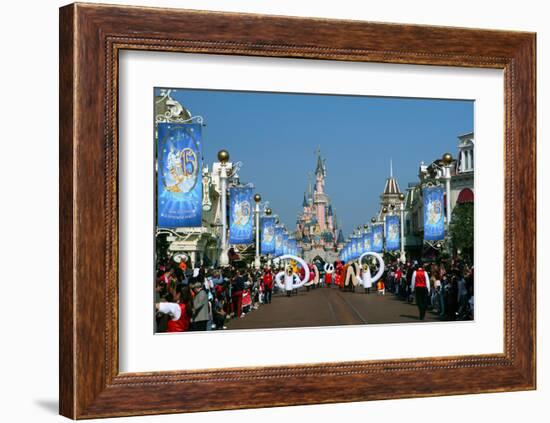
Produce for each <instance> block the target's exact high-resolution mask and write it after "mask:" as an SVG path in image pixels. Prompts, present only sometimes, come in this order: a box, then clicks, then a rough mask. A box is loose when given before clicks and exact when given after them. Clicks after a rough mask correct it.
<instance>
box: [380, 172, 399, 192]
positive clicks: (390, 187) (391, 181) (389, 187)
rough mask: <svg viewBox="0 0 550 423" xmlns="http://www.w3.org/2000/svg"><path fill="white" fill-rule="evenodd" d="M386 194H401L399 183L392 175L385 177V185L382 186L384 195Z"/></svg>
mask: <svg viewBox="0 0 550 423" xmlns="http://www.w3.org/2000/svg"><path fill="white" fill-rule="evenodd" d="M388 194H390V195H393V194H401V191H400V190H399V185H398V184H397V180H396V179H395V178H394V177H393V176H390V177H389V178H388V179H386V185H385V186H384V195H388Z"/></svg>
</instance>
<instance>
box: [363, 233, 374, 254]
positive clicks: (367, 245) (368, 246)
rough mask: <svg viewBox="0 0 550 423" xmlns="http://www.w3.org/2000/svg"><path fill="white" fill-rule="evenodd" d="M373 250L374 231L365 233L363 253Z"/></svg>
mask: <svg viewBox="0 0 550 423" xmlns="http://www.w3.org/2000/svg"><path fill="white" fill-rule="evenodd" d="M369 251H372V232H365V233H364V234H363V253H366V252H369Z"/></svg>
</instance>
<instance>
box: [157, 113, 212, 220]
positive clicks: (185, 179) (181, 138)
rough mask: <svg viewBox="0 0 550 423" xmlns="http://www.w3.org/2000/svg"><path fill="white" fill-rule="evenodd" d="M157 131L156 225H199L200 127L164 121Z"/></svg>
mask: <svg viewBox="0 0 550 423" xmlns="http://www.w3.org/2000/svg"><path fill="white" fill-rule="evenodd" d="M157 131H158V143H157V146H158V148H157V169H158V172H157V226H159V227H162V228H178V227H197V226H201V224H202V146H201V132H202V127H201V125H200V124H195V123H185V124H174V123H166V122H163V123H159V124H158V126H157Z"/></svg>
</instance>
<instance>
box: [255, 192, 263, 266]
mask: <svg viewBox="0 0 550 423" xmlns="http://www.w3.org/2000/svg"><path fill="white" fill-rule="evenodd" d="M254 201H255V202H256V207H255V208H254V214H255V216H256V256H255V257H254V267H255V268H256V269H259V268H260V201H262V196H261V195H260V194H255V195H254Z"/></svg>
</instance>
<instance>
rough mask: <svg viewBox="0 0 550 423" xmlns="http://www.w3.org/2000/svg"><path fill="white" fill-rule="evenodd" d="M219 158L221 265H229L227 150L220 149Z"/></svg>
mask: <svg viewBox="0 0 550 423" xmlns="http://www.w3.org/2000/svg"><path fill="white" fill-rule="evenodd" d="M218 160H219V161H220V164H221V166H220V199H221V212H222V213H221V220H222V233H221V236H222V242H221V251H220V259H219V263H220V266H227V265H229V256H228V255H227V176H228V175H227V162H228V161H229V153H228V152H227V150H220V151H218Z"/></svg>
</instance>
